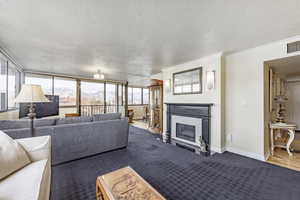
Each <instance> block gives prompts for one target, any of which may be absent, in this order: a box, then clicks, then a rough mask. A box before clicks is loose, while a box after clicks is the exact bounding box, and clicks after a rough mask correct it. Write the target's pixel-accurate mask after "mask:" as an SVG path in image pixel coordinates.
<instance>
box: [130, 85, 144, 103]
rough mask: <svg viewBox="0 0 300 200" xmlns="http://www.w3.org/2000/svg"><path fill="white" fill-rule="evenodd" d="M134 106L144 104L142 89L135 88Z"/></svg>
mask: <svg viewBox="0 0 300 200" xmlns="http://www.w3.org/2000/svg"><path fill="white" fill-rule="evenodd" d="M132 93H133V100H132V102H133V104H142V88H133V91H132Z"/></svg>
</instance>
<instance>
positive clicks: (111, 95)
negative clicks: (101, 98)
mask: <svg viewBox="0 0 300 200" xmlns="http://www.w3.org/2000/svg"><path fill="white" fill-rule="evenodd" d="M116 104H117V98H116V85H115V84H109V83H107V84H106V105H116Z"/></svg>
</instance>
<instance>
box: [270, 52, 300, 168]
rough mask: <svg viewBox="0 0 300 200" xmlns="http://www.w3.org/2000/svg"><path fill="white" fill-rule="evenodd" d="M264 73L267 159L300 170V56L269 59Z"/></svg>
mask: <svg viewBox="0 0 300 200" xmlns="http://www.w3.org/2000/svg"><path fill="white" fill-rule="evenodd" d="M264 74H265V82H264V89H265V91H264V95H265V96H264V97H265V98H264V99H265V102H264V105H265V111H264V112H265V137H264V138H265V152H266V153H269V152H270V155H269V156H266V157H268V160H267V161H268V162H269V163H272V164H275V165H279V166H282V167H286V168H290V169H294V170H297V171H300V56H292V57H287V58H281V59H276V60H271V61H266V62H265V64H264ZM272 142H273V144H274V145H272ZM289 144H290V145H289ZM272 146H274V148H272ZM272 149H274V151H273V150H272ZM288 150H290V151H291V153H290V154H289V151H288Z"/></svg>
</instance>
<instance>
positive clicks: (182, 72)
mask: <svg viewBox="0 0 300 200" xmlns="http://www.w3.org/2000/svg"><path fill="white" fill-rule="evenodd" d="M193 71H199V84H200V86H199V91H197V92H193V90H192V86H193V84H191V85H190V86H191V92H175V87H176V85H175V78H176V77H175V76H176V75H179V74H184V73H188V72H193ZM172 78H173V80H172V82H173V95H188V94H202V87H203V83H202V67H197V68H193V69H188V70H185V71H180V72H176V73H173V76H172Z"/></svg>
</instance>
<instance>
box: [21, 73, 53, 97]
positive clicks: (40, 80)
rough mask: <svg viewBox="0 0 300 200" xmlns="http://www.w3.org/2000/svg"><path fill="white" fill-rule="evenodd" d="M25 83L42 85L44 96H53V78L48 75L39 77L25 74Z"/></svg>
mask: <svg viewBox="0 0 300 200" xmlns="http://www.w3.org/2000/svg"><path fill="white" fill-rule="evenodd" d="M25 83H26V84H35V85H40V86H41V87H42V89H43V92H44V94H48V95H52V93H53V90H52V89H53V88H52V85H53V77H52V76H46V75H37V74H29V73H26V74H25Z"/></svg>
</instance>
